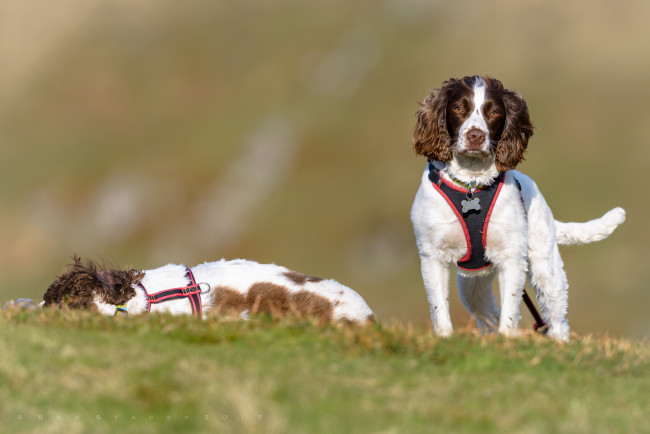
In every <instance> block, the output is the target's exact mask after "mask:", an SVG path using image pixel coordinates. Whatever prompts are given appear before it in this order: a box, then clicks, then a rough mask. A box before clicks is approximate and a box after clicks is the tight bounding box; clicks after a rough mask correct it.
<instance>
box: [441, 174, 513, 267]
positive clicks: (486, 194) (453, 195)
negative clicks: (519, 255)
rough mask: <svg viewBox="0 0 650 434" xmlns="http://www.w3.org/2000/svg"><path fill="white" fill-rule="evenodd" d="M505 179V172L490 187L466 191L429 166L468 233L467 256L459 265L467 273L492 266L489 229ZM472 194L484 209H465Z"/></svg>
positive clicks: (442, 194)
mask: <svg viewBox="0 0 650 434" xmlns="http://www.w3.org/2000/svg"><path fill="white" fill-rule="evenodd" d="M504 179H505V173H503V172H501V173H499V176H498V177H497V179H496V181H495V182H493V183H492V184H490V185H488V186H485V187H482V188H476V189H468V188H463V187H460V186H458V185H456V184H454V183H452V182H450V181H448V180H446V179H444V177H442V176H441V175H440V173H439V171H438V169H437V168H436V167H435V166H434V164H433V163H429V180H430V181H431V183H432V184H433V187H434V188H435V189H436V190H437V191H438V193H440V195H441V196H442V197H443V198H444V199H445V200H446V201H447V203H448V204H449V206H450V207H451V209H452V211H454V214H456V217H458V221H459V222H460V225H461V226H462V228H463V233H464V234H465V241H466V243H467V254H466V255H465V256H463V257H462V258H460V260H459V261H458V263H457V265H458V267H460V268H462V269H463V270H482V269H484V268H487V267H489V266H490V265H491V263H490V262H489V261H488V260H487V259H485V243H486V236H487V227H488V223H489V222H490V216H491V215H492V209H493V208H494V204H495V203H496V201H497V198H498V197H499V193H500V192H501V187H503V180H504ZM468 194H471V195H472V196H473V198H478V199H479V200H480V203H481V206H480V207H479V208H480V209H478V210H477V209H476V208H473V209H463V206H464V205H463V202H465V201H466V200H467V199H468Z"/></svg>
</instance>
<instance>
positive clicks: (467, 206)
mask: <svg viewBox="0 0 650 434" xmlns="http://www.w3.org/2000/svg"><path fill="white" fill-rule="evenodd" d="M479 202H480V201H479V199H478V197H474V198H472V199H469V198H468V199H467V200H463V201H461V202H460V204H461V205H462V206H463V214H465V213H467V212H468V211H471V210H474V209H475V210H476V211H481V204H480V203H479Z"/></svg>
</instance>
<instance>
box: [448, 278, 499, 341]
mask: <svg viewBox="0 0 650 434" xmlns="http://www.w3.org/2000/svg"><path fill="white" fill-rule="evenodd" d="M493 278H494V276H493V275H492V273H490V274H489V275H486V276H477V277H470V276H466V275H463V274H462V273H458V276H457V278H456V284H457V285H458V295H459V296H460V301H461V302H462V303H463V306H465V309H467V311H468V312H469V313H470V314H472V316H473V317H474V318H476V322H477V325H478V328H479V330H480V331H481V334H485V333H492V332H495V331H496V329H497V327H498V325H499V308H498V306H497V303H496V300H495V298H494V294H493V293H492V280H493Z"/></svg>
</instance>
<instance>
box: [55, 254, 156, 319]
mask: <svg viewBox="0 0 650 434" xmlns="http://www.w3.org/2000/svg"><path fill="white" fill-rule="evenodd" d="M73 261H74V263H73V264H70V265H69V266H68V267H67V268H66V269H65V270H64V272H63V274H61V276H59V277H57V278H56V280H55V281H54V282H53V283H52V284H51V285H50V286H49V287H48V288H47V291H46V292H45V294H44V295H43V300H44V301H45V306H54V307H60V308H61V307H68V308H71V309H96V308H97V306H98V304H99V303H105V304H110V305H118V304H124V303H126V302H127V301H128V300H129V299H131V298H132V297H134V296H135V289H133V284H135V283H137V282H139V281H140V279H141V278H142V275H143V273H142V272H141V271H138V270H133V269H131V268H127V269H126V270H113V269H101V268H99V267H98V266H97V265H95V264H94V263H92V262H91V261H87V262H86V263H85V264H84V263H82V261H81V259H80V258H79V257H78V256H77V255H74V257H73Z"/></svg>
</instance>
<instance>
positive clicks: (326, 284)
mask: <svg viewBox="0 0 650 434" xmlns="http://www.w3.org/2000/svg"><path fill="white" fill-rule="evenodd" d="M289 271H290V270H288V269H287V268H284V267H281V266H279V265H274V264H259V263H257V262H253V261H247V260H242V259H238V260H233V261H226V260H224V259H222V260H220V261H217V262H206V263H204V264H200V265H197V266H196V267H193V268H192V273H193V274H194V278H195V280H196V282H197V283H201V282H206V283H208V284H209V285H210V287H211V290H210V292H209V293H207V294H203V295H201V301H202V303H203V313H204V316H205V314H206V313H207V312H209V311H210V310H211V308H212V306H211V305H210V302H211V300H212V295H213V293H214V292H213V291H217V290H218V288H219V287H226V288H228V289H231V290H236V291H239V292H240V293H241V294H243V295H245V294H246V293H247V292H248V290H249V289H250V288H251V286H253V285H254V284H256V283H273V284H275V285H279V286H282V287H284V288H286V289H287V290H288V291H290V292H298V291H301V290H305V291H309V292H312V293H314V294H316V295H319V296H321V297H324V298H326V299H328V300H329V301H331V302H332V305H333V310H334V312H333V319H334V320H341V319H345V320H349V321H359V322H363V321H366V320H368V319H370V318H372V316H373V313H372V310H371V309H370V307H368V305H367V304H366V302H365V300H364V299H363V298H362V297H361V296H360V295H359V294H357V293H356V292H355V291H354V290H352V289H350V288H348V287H347V286H344V285H342V284H340V283H338V282H336V281H334V280H319V281H317V282H309V281H307V282H305V283H304V284H296V283H295V282H293V281H292V280H291V279H288V278H287V277H286V276H285V275H284V273H287V272H289ZM185 273H186V269H185V266H184V265H176V264H169V265H165V266H163V267H160V268H156V269H153V270H146V271H145V273H144V277H143V278H142V284H143V285H144V287H145V288H146V289H147V292H149V294H153V293H155V292H159V291H162V290H165V289H169V288H175V287H182V286H186V285H187V284H188V283H189V282H188V280H187V278H186V277H185ZM133 288H134V289H135V291H136V296H135V297H133V298H132V299H131V300H129V301H128V302H127V312H128V313H129V314H134V315H137V314H141V313H146V311H147V300H146V296H145V294H144V291H142V289H141V288H140V287H139V286H138V285H134V286H133ZM95 303H96V304H97V306H98V308H99V310H100V312H101V313H103V314H106V315H113V314H114V312H115V306H113V305H109V304H106V303H102V302H101V301H99V300H97V301H95ZM151 312H152V313H157V312H165V313H171V314H174V315H180V314H188V315H191V314H192V307H191V305H190V302H189V300H188V299H180V300H171V301H165V302H162V303H157V304H152V305H151ZM246 314H247V313H246V312H244V313H243V316H247V315H246Z"/></svg>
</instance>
